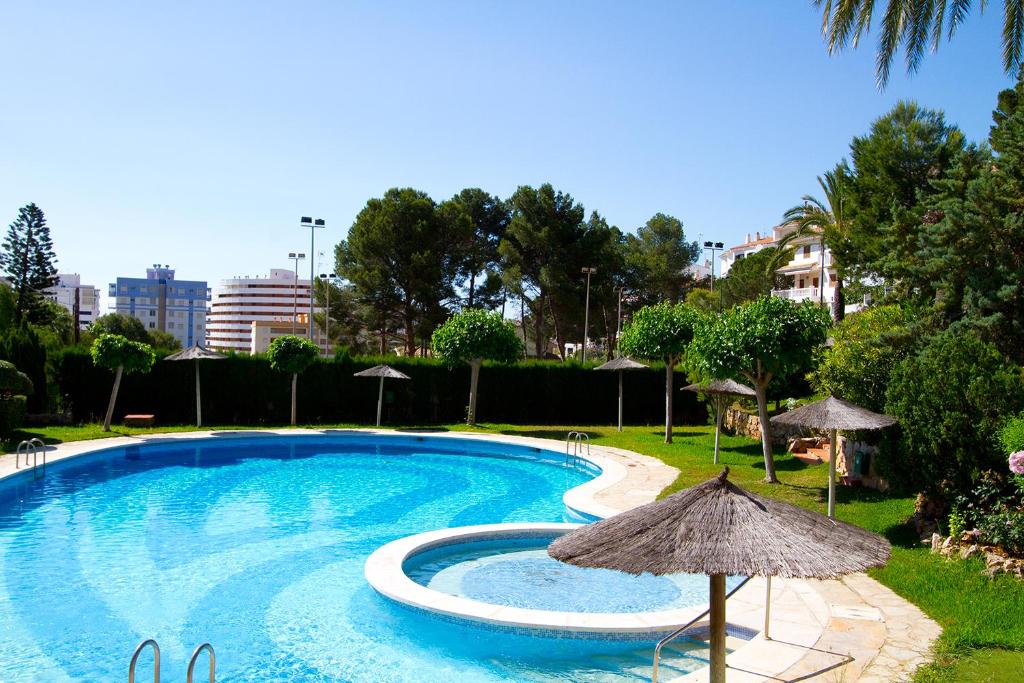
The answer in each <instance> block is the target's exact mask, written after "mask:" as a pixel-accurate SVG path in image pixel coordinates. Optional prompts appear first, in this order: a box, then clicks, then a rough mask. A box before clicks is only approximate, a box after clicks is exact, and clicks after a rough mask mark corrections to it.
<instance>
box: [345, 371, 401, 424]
mask: <svg viewBox="0 0 1024 683" xmlns="http://www.w3.org/2000/svg"><path fill="white" fill-rule="evenodd" d="M353 377H380V388H379V389H377V426H378V427H380V411H381V408H383V406H384V378H385V377H390V378H391V379H410V377H409V375H407V374H405V373H404V372H399V371H398V370H395V369H394V368H393V367H391V366H390V365H374V366H373V367H372V368H369V369H368V370H363V371H361V372H357V373H356V374H354V375H353Z"/></svg>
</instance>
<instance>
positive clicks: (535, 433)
mask: <svg viewBox="0 0 1024 683" xmlns="http://www.w3.org/2000/svg"><path fill="white" fill-rule="evenodd" d="M498 433H499V434H508V435H510V436H532V437H534V438H536V439H554V440H556V441H565V439H566V437H568V436H569V432H568V430H565V429H530V430H521V429H502V430H501V431H499V432H498ZM587 435H588V436H589V437H590V439H591V440H592V441H593V440H596V439H601V438H604V436H605V433H604V432H593V431H591V432H587Z"/></svg>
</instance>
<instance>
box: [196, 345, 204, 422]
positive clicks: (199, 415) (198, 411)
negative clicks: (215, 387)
mask: <svg viewBox="0 0 1024 683" xmlns="http://www.w3.org/2000/svg"><path fill="white" fill-rule="evenodd" d="M200 396H201V393H200V391H199V361H196V427H202V426H203V402H202V399H201V398H200Z"/></svg>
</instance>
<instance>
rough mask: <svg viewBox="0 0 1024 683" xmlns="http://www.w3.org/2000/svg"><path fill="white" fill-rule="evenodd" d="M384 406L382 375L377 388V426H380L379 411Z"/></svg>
mask: <svg viewBox="0 0 1024 683" xmlns="http://www.w3.org/2000/svg"><path fill="white" fill-rule="evenodd" d="M383 407H384V375H381V376H380V388H379V389H377V426H378V427H380V413H381V409H382V408H383Z"/></svg>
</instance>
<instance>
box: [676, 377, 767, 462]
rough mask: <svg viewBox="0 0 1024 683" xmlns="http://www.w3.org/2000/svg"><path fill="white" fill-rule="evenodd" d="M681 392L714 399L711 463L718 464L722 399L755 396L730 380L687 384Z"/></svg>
mask: <svg viewBox="0 0 1024 683" xmlns="http://www.w3.org/2000/svg"><path fill="white" fill-rule="evenodd" d="M683 391H693V392H696V393H698V394H707V395H709V396H714V397H715V457H714V460H713V462H714V463H715V464H716V465H717V464H718V439H719V437H720V436H721V435H722V417H723V413H722V397H724V396H757V394H756V393H755V392H754V390H753V389H751V388H750V387H748V386H747V385H746V384H740V383H739V382H736V381H733V380H731V379H713V380H711V381H710V382H707V383H706V384H704V383H701V384H688V385H687V386H685V387H683Z"/></svg>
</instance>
